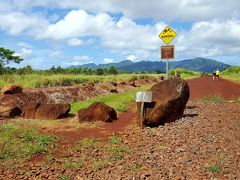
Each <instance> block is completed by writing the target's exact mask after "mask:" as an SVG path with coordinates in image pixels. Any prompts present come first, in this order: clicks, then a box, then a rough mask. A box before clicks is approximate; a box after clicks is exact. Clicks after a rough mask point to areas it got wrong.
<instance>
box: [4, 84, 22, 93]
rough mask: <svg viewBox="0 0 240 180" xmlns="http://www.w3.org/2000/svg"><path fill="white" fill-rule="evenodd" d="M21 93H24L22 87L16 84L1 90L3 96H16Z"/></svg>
mask: <svg viewBox="0 0 240 180" xmlns="http://www.w3.org/2000/svg"><path fill="white" fill-rule="evenodd" d="M21 92H22V87H20V86H18V85H14V84H9V85H7V86H5V87H3V88H2V89H1V93H2V94H16V93H21Z"/></svg>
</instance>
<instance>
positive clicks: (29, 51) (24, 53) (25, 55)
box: [15, 48, 33, 59]
mask: <svg viewBox="0 0 240 180" xmlns="http://www.w3.org/2000/svg"><path fill="white" fill-rule="evenodd" d="M15 54H16V55H17V56H20V57H21V58H23V59H25V58H31V57H32V55H33V51H32V49H26V48H22V49H21V50H20V51H19V52H16V53H15Z"/></svg>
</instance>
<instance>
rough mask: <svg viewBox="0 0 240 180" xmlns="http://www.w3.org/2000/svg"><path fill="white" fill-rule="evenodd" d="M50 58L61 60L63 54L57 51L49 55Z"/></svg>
mask: <svg viewBox="0 0 240 180" xmlns="http://www.w3.org/2000/svg"><path fill="white" fill-rule="evenodd" d="M49 57H51V58H61V57H63V55H62V52H61V51H59V50H57V51H52V52H50V53H49Z"/></svg>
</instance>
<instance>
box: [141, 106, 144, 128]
mask: <svg viewBox="0 0 240 180" xmlns="http://www.w3.org/2000/svg"><path fill="white" fill-rule="evenodd" d="M143 110H144V101H142V104H141V129H143Z"/></svg>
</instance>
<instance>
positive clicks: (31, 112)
mask: <svg viewBox="0 0 240 180" xmlns="http://www.w3.org/2000/svg"><path fill="white" fill-rule="evenodd" d="M39 106H40V104H39V103H37V102H30V103H26V104H23V105H22V106H21V110H22V116H23V117H24V118H26V119H34V118H35V113H36V110H37V108H38V107H39Z"/></svg>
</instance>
